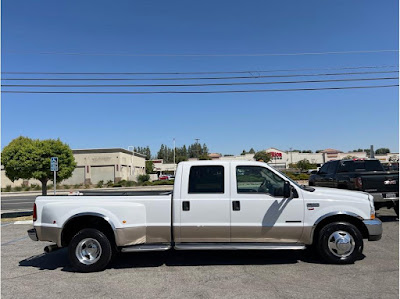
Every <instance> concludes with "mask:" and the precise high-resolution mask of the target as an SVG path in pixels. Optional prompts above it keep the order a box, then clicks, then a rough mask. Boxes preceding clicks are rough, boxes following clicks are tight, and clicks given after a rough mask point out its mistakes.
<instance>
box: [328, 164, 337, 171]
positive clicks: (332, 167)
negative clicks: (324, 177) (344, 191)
mask: <svg viewBox="0 0 400 299" xmlns="http://www.w3.org/2000/svg"><path fill="white" fill-rule="evenodd" d="M336 166H337V162H330V163H329V167H328V173H329V174H332V173H335V170H336Z"/></svg>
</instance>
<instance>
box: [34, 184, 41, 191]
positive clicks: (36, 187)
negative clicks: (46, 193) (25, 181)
mask: <svg viewBox="0 0 400 299" xmlns="http://www.w3.org/2000/svg"><path fill="white" fill-rule="evenodd" d="M33 190H42V187H40V186H39V185H35V187H33Z"/></svg>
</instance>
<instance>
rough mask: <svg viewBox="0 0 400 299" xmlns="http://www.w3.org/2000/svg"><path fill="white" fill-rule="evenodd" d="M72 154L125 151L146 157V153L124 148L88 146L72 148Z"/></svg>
mask: <svg viewBox="0 0 400 299" xmlns="http://www.w3.org/2000/svg"><path fill="white" fill-rule="evenodd" d="M72 153H73V154H95V153H97V154H103V153H104V154H106V153H125V154H128V155H134V156H137V157H141V158H146V155H144V154H140V153H137V152H132V151H128V150H127V149H124V148H118V147H115V148H90V149H73V150H72Z"/></svg>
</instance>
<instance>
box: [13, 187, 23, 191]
mask: <svg viewBox="0 0 400 299" xmlns="http://www.w3.org/2000/svg"><path fill="white" fill-rule="evenodd" d="M14 191H18V192H19V191H22V187H21V186H17V187H14Z"/></svg>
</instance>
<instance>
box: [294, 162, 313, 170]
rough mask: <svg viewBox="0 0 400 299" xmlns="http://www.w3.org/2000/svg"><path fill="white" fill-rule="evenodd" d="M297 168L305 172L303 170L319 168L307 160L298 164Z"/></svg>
mask: <svg viewBox="0 0 400 299" xmlns="http://www.w3.org/2000/svg"><path fill="white" fill-rule="evenodd" d="M296 168H298V169H300V170H302V171H303V170H308V169H313V168H317V166H316V165H315V164H311V163H310V161H308V160H307V159H303V160H300V161H299V162H297V163H296Z"/></svg>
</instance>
